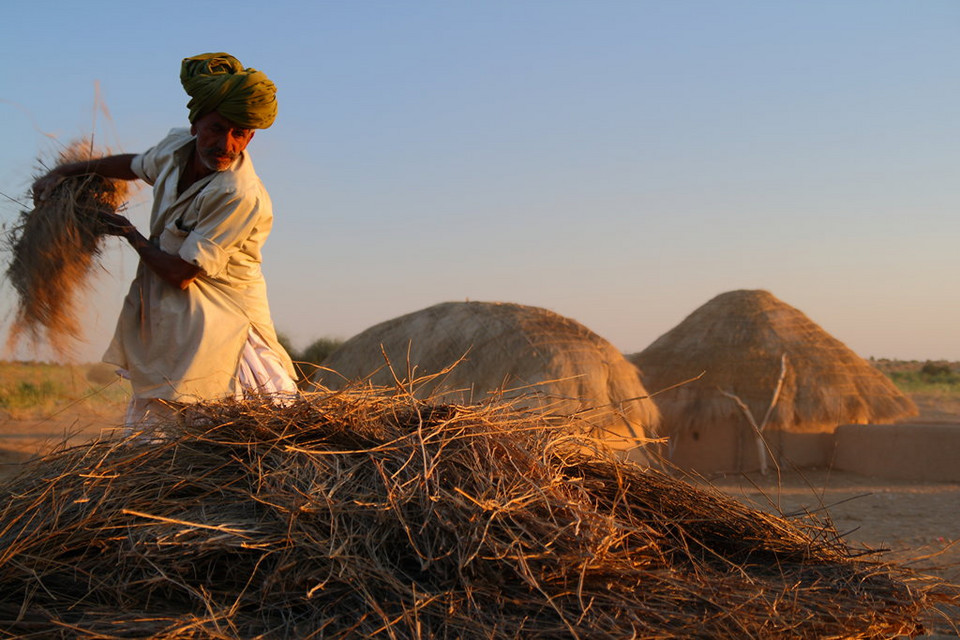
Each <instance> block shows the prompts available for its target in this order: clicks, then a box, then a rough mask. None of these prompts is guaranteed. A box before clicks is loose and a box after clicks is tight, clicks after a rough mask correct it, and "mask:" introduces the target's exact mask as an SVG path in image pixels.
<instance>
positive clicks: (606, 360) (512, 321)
mask: <svg viewBox="0 0 960 640" xmlns="http://www.w3.org/2000/svg"><path fill="white" fill-rule="evenodd" d="M453 365H456V366H453ZM323 367H325V368H326V370H320V371H318V372H317V374H316V375H315V376H314V378H313V379H314V381H315V382H318V383H320V384H322V385H323V386H325V387H328V388H340V387H342V386H344V385H345V384H349V383H353V382H355V381H357V380H368V381H369V382H370V383H372V384H374V385H378V386H392V385H395V384H396V382H397V380H401V381H406V382H407V383H411V382H413V381H416V380H418V379H419V380H420V382H419V383H415V384H414V386H415V387H416V393H417V395H418V397H422V398H423V397H431V398H433V399H435V400H439V401H443V402H458V403H475V402H482V401H484V400H488V399H491V398H502V399H506V400H510V401H512V402H515V403H518V404H519V405H521V406H536V407H537V408H538V409H546V410H549V411H551V412H553V413H556V414H563V415H576V416H578V417H579V418H580V419H581V420H582V421H583V423H584V424H585V425H587V426H588V427H590V428H593V429H596V430H598V431H599V432H601V433H602V434H603V436H604V439H605V440H606V441H607V443H608V444H611V445H612V446H614V447H615V448H617V449H621V450H624V451H626V452H628V455H630V456H631V457H633V458H634V459H636V460H641V459H644V456H643V455H642V454H641V452H640V450H639V448H638V445H639V444H640V443H641V442H642V441H643V439H644V438H645V437H647V436H650V435H652V434H653V432H654V430H655V428H656V425H657V423H658V422H659V412H658V411H657V408H656V406H655V405H654V404H653V402H652V401H651V400H649V399H648V398H647V397H646V396H647V391H646V389H644V386H643V384H642V383H641V381H640V378H639V376H638V374H637V371H636V368H635V367H633V366H632V365H631V364H630V363H629V362H627V360H626V358H624V356H623V355H622V354H621V353H620V352H619V351H618V350H617V349H616V348H615V347H614V346H613V345H611V344H610V343H609V342H607V341H606V340H604V339H603V338H601V337H600V336H598V335H597V334H595V333H594V332H592V331H590V330H589V329H587V328H586V327H584V326H583V325H581V324H580V323H578V322H575V321H574V320H571V319H569V318H565V317H563V316H560V315H558V314H556V313H553V312H552V311H548V310H546V309H541V308H538V307H530V306H524V305H519V304H511V303H495V302H445V303H441V304H437V305H434V306H432V307H428V308H426V309H422V310H420V311H416V312H414V313H410V314H407V315H404V316H400V317H398V318H394V319H393V320H388V321H386V322H382V323H380V324H378V325H375V326H373V327H370V328H369V329H367V330H366V331H364V332H362V333H360V334H359V335H357V336H354V337H353V338H351V339H350V340H348V341H347V342H345V343H344V344H343V345H342V346H341V347H340V348H339V349H337V351H335V352H334V353H332V354H331V355H330V356H329V357H328V358H327V359H326V360H324V362H323ZM451 367H452V369H451ZM448 369H449V371H447V370H448ZM444 371H446V373H443V374H442V375H436V374H438V373H440V372H444ZM431 376H435V377H433V378H430V377H431ZM428 378H429V379H428Z"/></svg>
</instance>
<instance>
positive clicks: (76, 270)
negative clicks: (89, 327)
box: [4, 140, 127, 355]
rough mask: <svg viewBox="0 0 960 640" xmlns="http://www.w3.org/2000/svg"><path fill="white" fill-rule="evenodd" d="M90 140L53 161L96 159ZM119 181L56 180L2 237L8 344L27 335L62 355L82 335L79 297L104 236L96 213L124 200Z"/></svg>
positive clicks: (93, 178)
mask: <svg viewBox="0 0 960 640" xmlns="http://www.w3.org/2000/svg"><path fill="white" fill-rule="evenodd" d="M100 155H101V154H100V153H98V152H97V151H96V150H95V149H94V148H93V145H92V143H91V142H90V141H89V140H79V141H76V142H73V143H71V144H70V145H69V146H67V147H66V148H64V149H63V151H61V153H60V155H59V158H58V162H57V164H58V165H64V164H69V163H71V162H78V161H82V160H92V159H96V158H98V157H100ZM126 195H127V186H126V183H125V182H124V181H122V180H118V181H115V180H108V179H105V178H101V177H99V176H95V175H80V176H74V177H70V178H65V179H64V180H62V181H61V182H60V183H59V184H58V185H57V186H56V187H55V188H54V189H53V190H52V191H51V192H50V193H49V194H48V195H47V196H46V197H45V198H44V199H43V200H40V201H38V202H35V204H34V208H33V210H32V211H23V212H21V213H20V217H19V219H18V220H17V222H16V223H15V224H14V225H12V227H10V228H9V229H7V230H6V237H5V238H4V240H5V244H6V247H7V249H8V250H9V251H10V254H11V255H10V264H9V266H8V267H7V279H8V280H9V281H10V283H11V284H12V285H13V288H14V291H15V292H16V295H17V307H16V315H15V317H14V319H13V323H12V327H11V330H10V335H9V339H8V343H7V344H8V347H10V346H13V345H15V344H17V342H18V341H19V340H20V339H21V338H22V337H24V336H26V337H27V338H28V339H29V340H30V341H31V342H32V343H33V344H39V343H41V342H44V341H45V342H46V343H48V344H49V345H50V346H51V347H52V348H53V349H54V350H55V351H56V352H57V353H59V354H62V355H69V354H71V353H72V352H73V347H74V344H75V341H76V340H78V339H81V338H82V337H83V332H82V329H81V325H80V320H79V309H78V306H79V305H78V297H79V295H80V294H81V293H83V292H84V291H85V289H86V287H87V286H88V282H89V280H88V279H89V276H90V275H91V272H92V270H93V268H94V266H95V265H96V264H97V258H98V256H99V255H100V251H101V241H102V238H103V236H104V226H103V223H102V222H101V219H100V213H101V212H107V213H114V212H116V211H117V210H118V209H119V208H120V207H121V206H122V205H123V203H124V201H125V199H126Z"/></svg>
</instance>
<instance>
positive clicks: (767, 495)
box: [709, 425, 960, 640]
mask: <svg viewBox="0 0 960 640" xmlns="http://www.w3.org/2000/svg"><path fill="white" fill-rule="evenodd" d="M957 427H958V428H960V425H957ZM709 483H710V484H711V485H713V486H714V487H715V488H717V489H720V490H721V491H723V492H724V493H726V494H728V495H731V496H733V497H735V498H737V499H738V500H741V501H743V502H746V503H748V504H750V505H752V506H755V507H758V508H760V509H763V510H766V511H771V512H773V513H778V514H786V515H789V514H802V513H807V512H811V513H816V515H817V516H818V517H820V518H827V519H828V520H829V521H831V522H832V523H833V525H834V526H835V527H836V529H837V531H838V532H840V533H841V534H842V535H843V539H844V540H845V541H846V542H847V544H848V546H850V547H851V548H856V549H870V550H874V551H879V552H880V553H879V556H872V557H876V558H877V559H879V560H881V561H884V562H892V563H896V564H899V565H902V566H905V567H908V568H910V569H912V570H914V571H917V572H919V573H924V574H928V575H933V576H937V577H939V578H942V579H944V580H946V581H948V582H951V583H954V584H960V484H953V483H925V482H910V481H896V480H884V479H879V478H867V477H863V476H858V475H855V474H851V473H844V472H836V471H834V472H830V471H821V470H817V471H804V472H792V473H787V474H782V475H781V476H779V477H778V476H777V475H776V474H773V473H771V475H770V476H768V477H762V476H760V475H759V474H748V475H744V476H738V477H732V476H731V477H726V478H719V479H718V478H712V479H711V480H710V481H709ZM924 625H925V626H926V628H927V630H928V632H929V635H927V636H924V637H925V638H930V639H933V638H936V639H938V640H940V639H946V638H958V637H960V608H953V609H952V610H947V609H944V610H943V611H942V615H931V616H929V617H928V618H927V619H925V620H924Z"/></svg>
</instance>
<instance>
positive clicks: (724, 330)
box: [630, 290, 917, 433]
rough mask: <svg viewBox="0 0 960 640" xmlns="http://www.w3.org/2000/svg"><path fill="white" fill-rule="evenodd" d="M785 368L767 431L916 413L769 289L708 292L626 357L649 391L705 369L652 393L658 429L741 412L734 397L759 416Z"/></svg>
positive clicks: (839, 344) (878, 377)
mask: <svg viewBox="0 0 960 640" xmlns="http://www.w3.org/2000/svg"><path fill="white" fill-rule="evenodd" d="M784 354H785V355H786V361H787V364H786V374H785V377H784V381H783V387H782V389H781V392H780V396H779V400H778V402H777V405H776V407H775V409H774V411H773V413H772V414H771V416H770V418H769V421H768V423H767V428H768V429H770V430H775V429H781V430H784V431H793V432H818V431H832V430H833V429H834V427H836V426H837V425H838V424H843V423H861V424H862V423H869V422H890V421H893V420H895V419H897V418H900V417H906V416H910V415H915V414H916V412H917V409H916V406H915V405H914V404H913V402H912V401H911V400H910V399H909V398H907V397H906V396H905V395H903V394H902V393H901V392H900V391H899V390H898V389H897V388H896V387H895V386H894V385H893V383H892V382H890V380H889V379H887V378H886V377H885V376H884V375H883V374H882V373H880V372H879V371H877V370H876V369H874V368H873V367H872V366H870V364H869V363H868V362H867V361H865V360H864V359H863V358H861V357H859V356H858V355H856V354H855V353H854V352H853V351H851V350H850V349H849V348H848V347H847V346H846V345H844V344H843V343H842V342H840V341H839V340H837V339H836V338H834V337H832V336H831V335H830V334H828V333H827V332H826V331H824V330H823V329H822V328H820V327H819V326H818V325H817V324H815V323H814V322H813V321H811V320H810V319H809V318H808V317H807V316H806V315H804V314H803V313H802V312H800V311H799V310H797V309H795V308H793V307H791V306H790V305H788V304H786V303H784V302H782V301H781V300H778V299H777V298H776V297H774V296H773V295H772V294H770V293H769V292H767V291H759V290H756V291H750V290H740V291H730V292H728V293H724V294H721V295H719V296H717V297H715V298H714V299H712V300H710V301H709V302H707V303H706V304H704V305H703V306H702V307H700V308H699V309H697V310H696V311H694V312H693V313H691V314H690V315H689V316H688V317H687V318H686V319H685V320H684V321H683V322H681V323H680V324H679V325H677V326H676V327H674V328H673V329H671V330H670V331H668V332H667V333H665V334H664V335H662V336H660V338H658V339H657V340H656V341H655V342H654V343H653V344H651V345H650V346H649V347H647V348H646V349H645V350H643V351H642V352H640V353H637V354H634V355H632V356H630V359H631V360H632V361H633V362H634V364H636V365H637V366H638V367H640V369H641V371H643V374H644V380H645V381H646V383H647V386H648V387H650V389H651V390H652V391H657V390H659V389H664V388H667V387H669V386H671V385H675V384H677V383H679V382H682V381H684V380H689V379H691V378H694V377H696V376H698V375H699V374H701V373H704V372H705V373H704V375H703V378H701V379H700V380H698V381H696V382H693V383H690V384H688V385H686V386H684V387H682V388H680V389H678V390H675V391H670V392H668V393H664V394H663V395H661V396H658V397H657V401H658V406H659V407H660V409H661V410H662V411H663V414H664V427H665V429H666V430H668V431H669V432H671V433H678V432H681V431H684V430H685V429H687V428H690V427H691V426H693V425H701V426H709V425H711V424H717V423H718V422H721V421H729V420H731V419H735V420H742V419H743V418H742V414H741V413H740V410H739V409H738V408H737V406H736V404H735V401H734V400H732V399H731V398H730V397H728V396H725V395H723V393H722V392H727V393H731V394H734V395H736V396H738V397H739V398H740V399H741V400H742V401H743V402H744V403H745V404H746V405H747V406H748V407H749V409H750V411H751V413H752V414H753V416H754V417H755V419H756V420H757V422H760V421H761V420H762V419H763V416H764V414H765V413H766V411H767V408H768V406H769V404H770V400H771V396H772V395H773V392H774V389H775V388H776V385H777V381H778V379H779V377H780V371H781V358H782V356H783V355H784Z"/></svg>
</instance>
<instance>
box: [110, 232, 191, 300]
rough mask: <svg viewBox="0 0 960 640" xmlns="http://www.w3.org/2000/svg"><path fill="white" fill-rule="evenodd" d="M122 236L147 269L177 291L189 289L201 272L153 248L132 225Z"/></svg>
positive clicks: (178, 257) (182, 260)
mask: <svg viewBox="0 0 960 640" xmlns="http://www.w3.org/2000/svg"><path fill="white" fill-rule="evenodd" d="M122 235H123V237H124V238H126V239H127V242H129V243H130V246H131V247H133V249H134V251H136V252H137V254H138V255H139V256H140V259H141V260H142V261H143V263H144V264H145V265H147V268H148V269H150V270H151V271H153V272H154V273H156V274H157V275H158V276H160V278H161V279H162V280H163V281H164V282H166V283H168V284H170V285H172V286H174V287H177V288H178V289H186V288H187V287H189V286H190V284H191V283H192V282H193V281H194V280H196V279H197V276H199V275H200V272H201V271H202V270H201V269H200V267H198V266H197V265H195V264H190V263H189V262H187V261H186V260H184V259H183V258H181V257H180V256H175V255H173V254H170V253H167V252H165V251H162V250H161V249H160V248H159V247H156V246H154V245H153V243H151V242H150V241H149V240H147V239H146V238H145V237H144V236H143V234H142V233H140V232H139V231H137V229H136V227H133V226H132V225H131V226H130V227H129V229H124V231H123V234H122Z"/></svg>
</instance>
